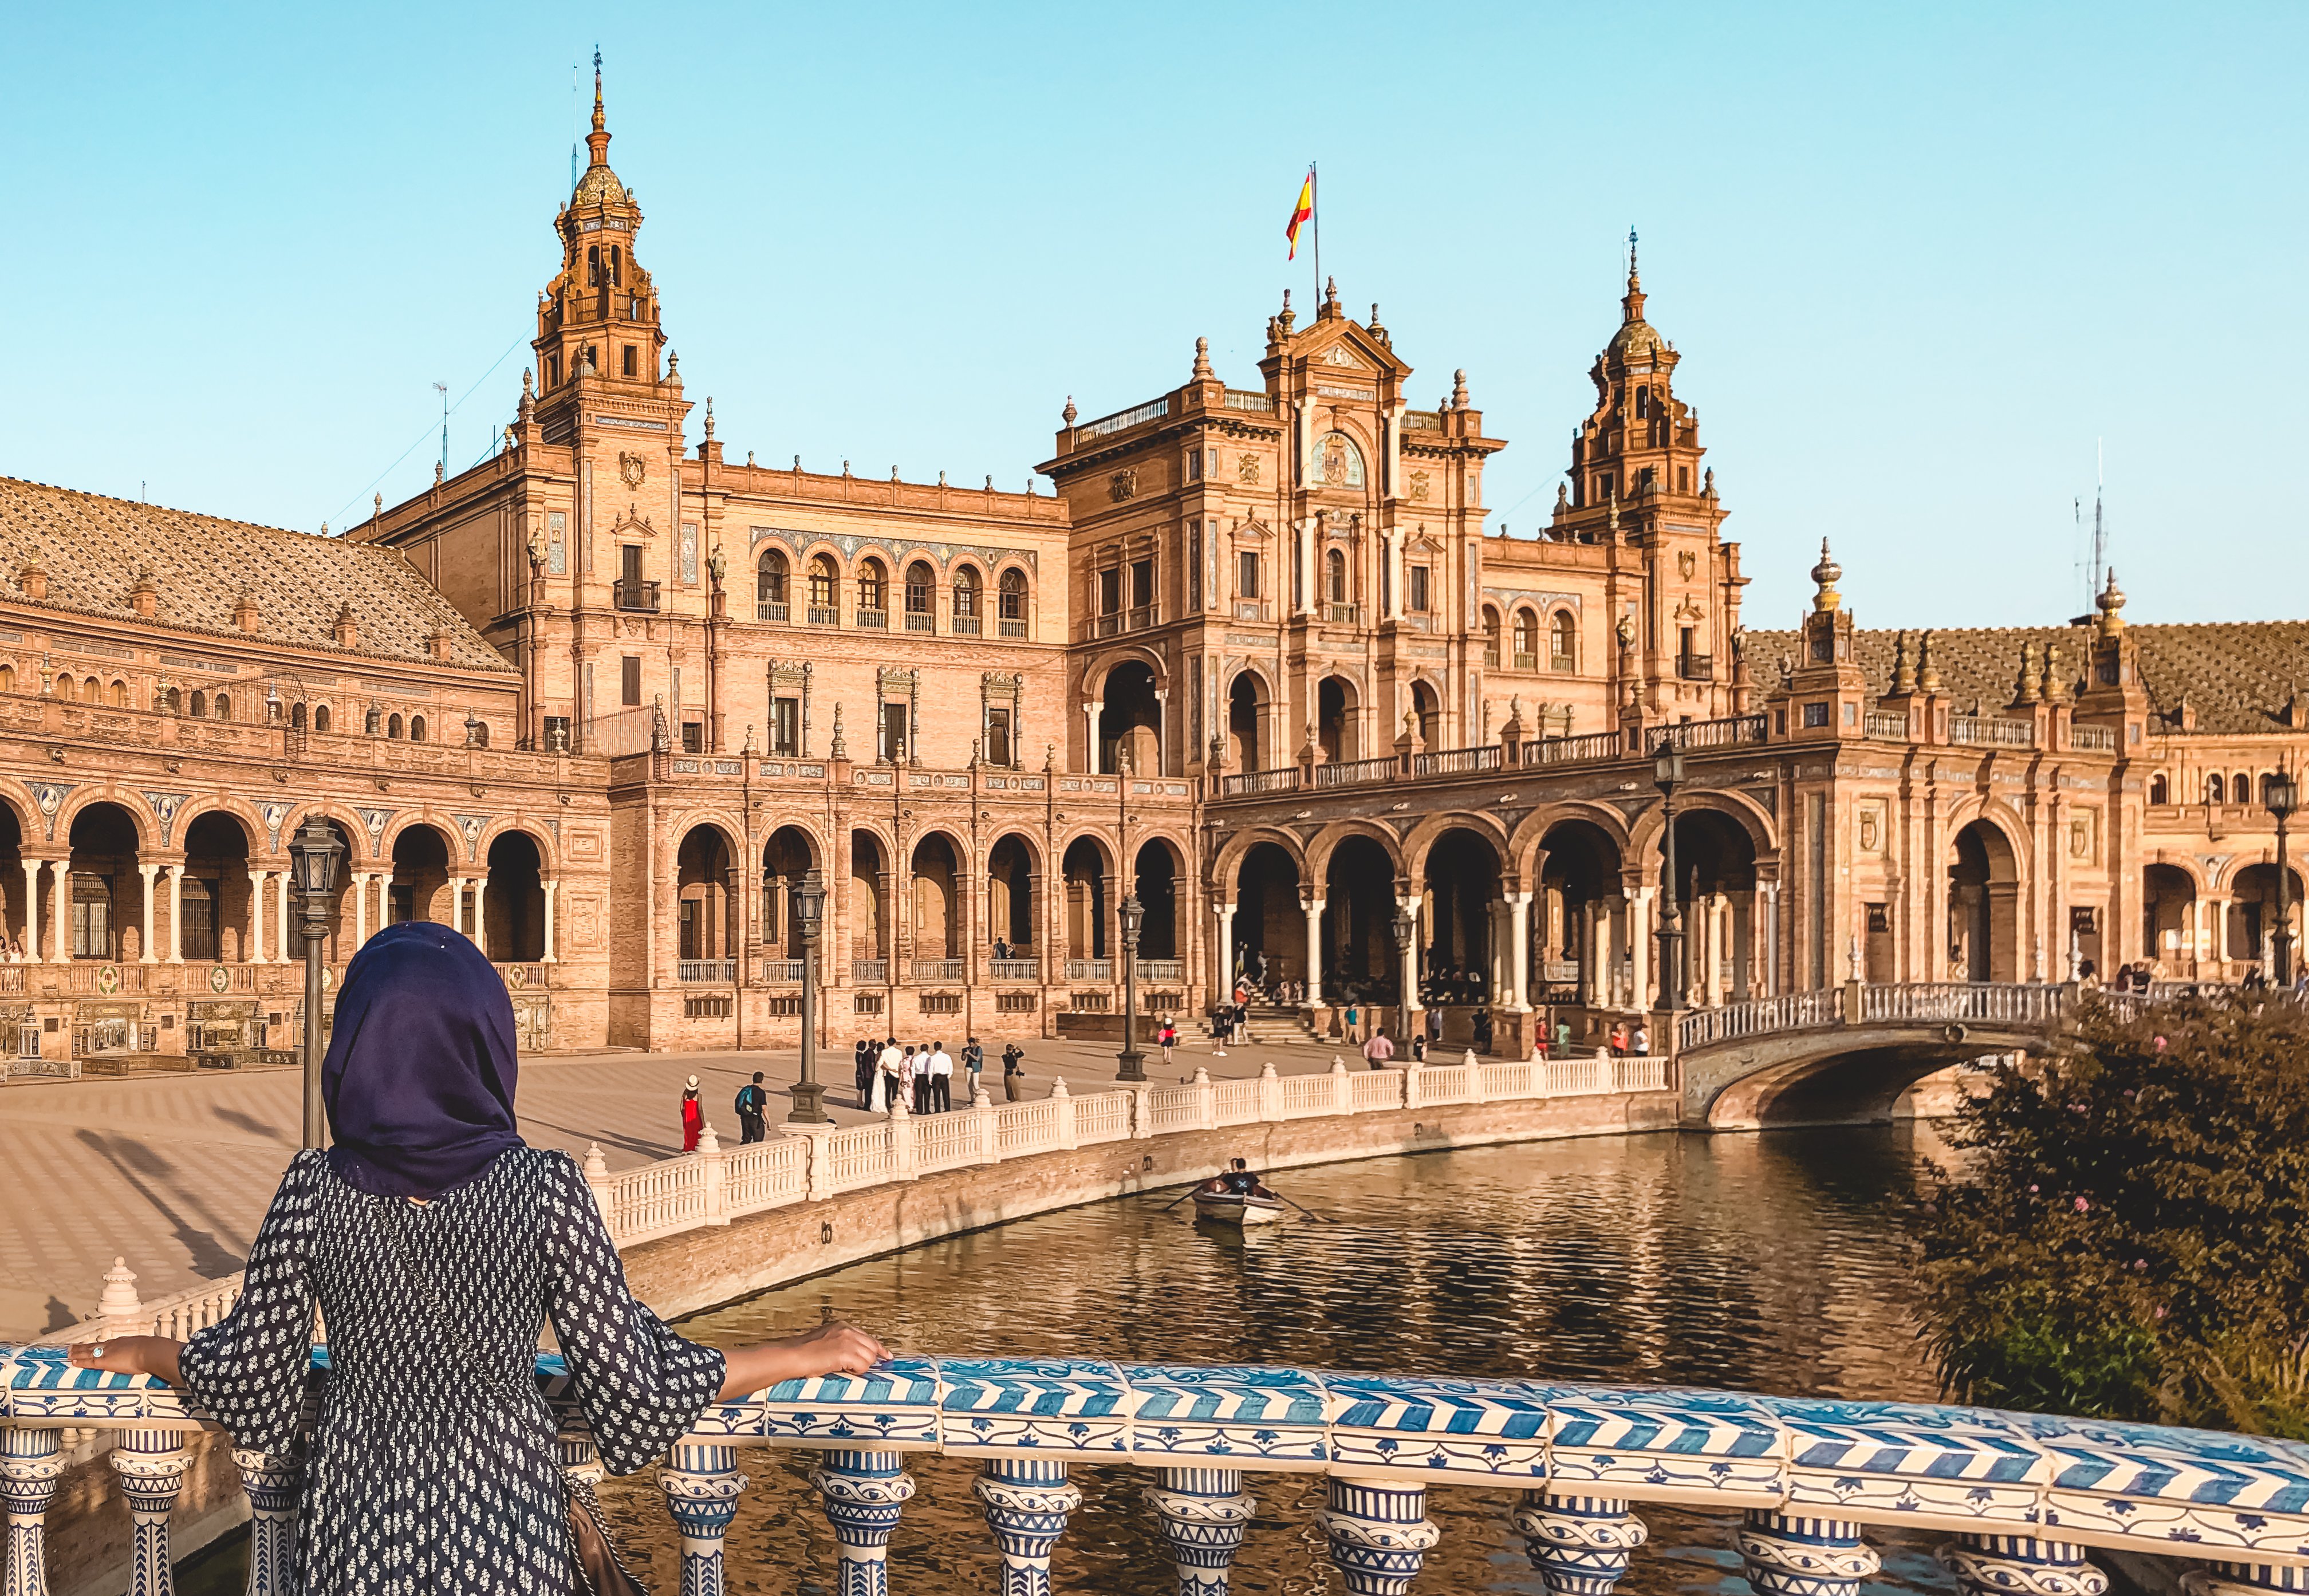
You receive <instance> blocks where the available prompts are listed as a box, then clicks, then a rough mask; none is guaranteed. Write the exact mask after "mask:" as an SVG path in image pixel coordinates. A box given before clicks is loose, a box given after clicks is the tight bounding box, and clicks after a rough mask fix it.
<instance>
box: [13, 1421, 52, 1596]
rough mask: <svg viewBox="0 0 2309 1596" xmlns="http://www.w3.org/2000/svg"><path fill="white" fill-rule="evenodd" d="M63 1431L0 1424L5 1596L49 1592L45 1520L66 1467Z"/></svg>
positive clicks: (45, 1594)
mask: <svg viewBox="0 0 2309 1596" xmlns="http://www.w3.org/2000/svg"><path fill="white" fill-rule="evenodd" d="M63 1441H64V1437H63V1436H61V1435H60V1434H58V1433H57V1432H56V1431H55V1430H52V1429H0V1504H4V1505H6V1507H7V1511H8V1561H7V1565H6V1567H5V1570H4V1572H0V1592H4V1593H5V1596H48V1565H47V1560H46V1558H45V1557H44V1555H43V1553H44V1550H45V1543H44V1539H43V1533H42V1531H43V1525H44V1523H45V1522H46V1520H47V1516H48V1504H49V1503H50V1502H52V1501H54V1500H56V1481H57V1480H60V1479H61V1478H63V1476H64V1471H65V1459H64V1445H63Z"/></svg>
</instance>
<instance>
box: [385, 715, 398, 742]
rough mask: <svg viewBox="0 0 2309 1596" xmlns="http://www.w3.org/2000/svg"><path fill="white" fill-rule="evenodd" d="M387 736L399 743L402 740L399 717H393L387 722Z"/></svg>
mask: <svg viewBox="0 0 2309 1596" xmlns="http://www.w3.org/2000/svg"><path fill="white" fill-rule="evenodd" d="M385 736H387V737H389V738H392V739H393V741H395V742H399V741H400V740H401V717H400V716H399V715H393V716H391V717H389V718H388V719H387V720H385Z"/></svg>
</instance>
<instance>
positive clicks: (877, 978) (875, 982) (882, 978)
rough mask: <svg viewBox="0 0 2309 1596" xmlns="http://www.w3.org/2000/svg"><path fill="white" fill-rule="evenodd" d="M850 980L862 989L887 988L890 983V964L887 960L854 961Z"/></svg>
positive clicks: (851, 962)
mask: <svg viewBox="0 0 2309 1596" xmlns="http://www.w3.org/2000/svg"><path fill="white" fill-rule="evenodd" d="M850 979H852V981H855V982H856V983H857V984H858V985H860V986H861V987H886V986H887V985H889V983H890V962H889V961H888V960H887V959H852V960H851V961H850Z"/></svg>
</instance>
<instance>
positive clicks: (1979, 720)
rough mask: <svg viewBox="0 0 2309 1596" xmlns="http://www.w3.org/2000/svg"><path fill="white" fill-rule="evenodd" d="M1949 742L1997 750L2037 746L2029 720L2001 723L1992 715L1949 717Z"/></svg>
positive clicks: (2035, 733)
mask: <svg viewBox="0 0 2309 1596" xmlns="http://www.w3.org/2000/svg"><path fill="white" fill-rule="evenodd" d="M1949 741H1950V742H1951V743H1963V744H1967V745H1971V746H1990V747H2000V748H2033V747H2035V746H2037V725H2036V722H2035V721H2033V720H2000V719H1998V718H1996V717H1994V716H1992V715H1950V717H1949Z"/></svg>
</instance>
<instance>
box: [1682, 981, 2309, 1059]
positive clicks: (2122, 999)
mask: <svg viewBox="0 0 2309 1596" xmlns="http://www.w3.org/2000/svg"><path fill="white" fill-rule="evenodd" d="M2241 990H2242V989H2241V988H2236V987H2231V986H2225V985H2222V984H2220V983H2218V982H2214V981H2158V982H2157V983H2155V984H2154V985H2153V986H2152V987H2151V988H2149V991H2148V992H2146V993H2140V992H2117V991H2113V990H2110V989H2108V988H2084V987H2080V986H2078V985H2077V984H2076V983H2074V982H2069V983H2066V984H2061V985H2054V984H2048V983H2045V982H2039V981H1846V983H1845V984H1844V985H1843V986H1841V987H1827V988H1820V989H1819V990H1817V991H1812V992H1787V993H1783V994H1781V995H1780V996H1777V997H1760V998H1757V999H1755V1000H1754V1001H1752V1002H1749V1003H1727V1004H1725V1005H1723V1006H1721V1007H1719V1008H1711V1009H1695V1010H1693V1011H1691V1013H1689V1014H1683V1015H1682V1016H1680V1017H1679V1019H1678V1020H1677V1022H1676V1051H1677V1053H1678V1054H1683V1053H1689V1052H1691V1050H1692V1049H1694V1048H1708V1047H1713V1046H1715V1045H1716V1044H1717V1043H1719V1042H1732V1041H1740V1040H1745V1039H1747V1038H1750V1037H1759V1036H1770V1035H1773V1034H1776V1033H1777V1032H1782V1031H1812V1030H1818V1029H1822V1028H1825V1027H1829V1026H1837V1025H1921V1026H1936V1025H1937V1026H1946V1025H1950V1024H1957V1025H1985V1026H1995V1027H2003V1028H2008V1029H2012V1028H2019V1029H2027V1028H2031V1027H2034V1028H2039V1029H2044V1030H2050V1029H2052V1028H2053V1027H2054V1026H2056V1025H2059V1024H2062V1023H2063V1022H2073V1021H2074V1020H2075V1019H2076V1018H2077V1017H2078V1015H2079V1014H2080V1013H2082V1011H2083V1008H2084V1005H2086V1004H2087V1003H2088V1002H2089V1003H2097V1004H2102V1005H2106V1006H2108V1007H2110V1008H2113V1009H2115V1010H2117V1011H2119V1012H2121V1013H2132V1012H2137V1011H2139V1010H2140V1009H2141V1008H2144V1007H2148V1006H2150V1005H2157V1004H2162V1003H2173V1002H2176V1001H2179V1000H2182V999H2184V998H2189V997H2201V998H2204V999H2206V1000H2208V1001H2210V1002H2227V1001H2230V1000H2232V999H2233V998H2234V997H2235V996H2236V995H2237V994H2238V993H2239V992H2240V991H2241ZM2256 1001H2260V1002H2264V1003H2267V1002H2279V1003H2290V1002H2297V1001H2299V999H2298V998H2297V997H2296V996H2295V995H2294V994H2292V993H2289V992H2266V991H2265V992H2263V993H2261V995H2260V996H2259V997H2258V998H2257V999H2256Z"/></svg>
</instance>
